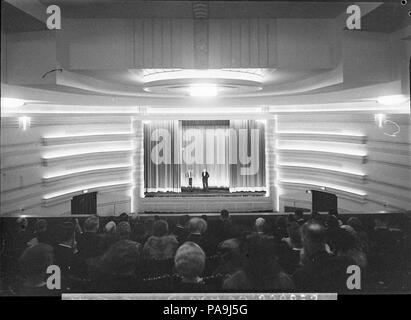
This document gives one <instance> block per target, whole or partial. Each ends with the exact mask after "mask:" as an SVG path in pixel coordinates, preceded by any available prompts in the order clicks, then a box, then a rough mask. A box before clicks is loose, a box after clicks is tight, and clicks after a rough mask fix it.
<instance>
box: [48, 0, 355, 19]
mask: <svg viewBox="0 0 411 320" xmlns="http://www.w3.org/2000/svg"><path fill="white" fill-rule="evenodd" d="M40 2H41V3H43V4H44V5H51V4H57V5H59V6H60V7H61V9H62V15H63V17H68V18H133V17H141V18H143V17H145V18H192V17H193V3H195V2H198V1H159V0H154V1H132V0H81V1H80V0H40ZM205 2H206V3H207V4H208V10H209V11H208V12H209V14H208V17H209V18H250V17H255V18H335V17H336V16H338V15H339V14H340V13H342V12H343V11H344V10H345V8H346V7H347V4H346V3H343V2H298V4H296V3H295V2H285V1H208V2H207V1H205Z"/></svg>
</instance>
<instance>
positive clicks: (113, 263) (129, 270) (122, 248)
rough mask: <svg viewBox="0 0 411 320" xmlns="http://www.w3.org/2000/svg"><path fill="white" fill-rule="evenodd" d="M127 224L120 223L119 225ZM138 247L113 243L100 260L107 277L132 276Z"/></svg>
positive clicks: (126, 241)
mask: <svg viewBox="0 0 411 320" xmlns="http://www.w3.org/2000/svg"><path fill="white" fill-rule="evenodd" d="M122 223H126V224H127V223H128V222H125V221H122V222H120V223H119V225H121V224H122ZM138 258H139V247H138V246H137V245H136V243H135V242H132V241H129V240H121V241H117V242H116V243H114V244H113V245H112V246H111V247H110V248H109V249H108V250H107V252H106V253H105V254H104V255H103V256H102V258H101V267H102V269H103V272H104V273H106V274H109V275H133V274H134V273H135V271H136V268H137V263H138Z"/></svg>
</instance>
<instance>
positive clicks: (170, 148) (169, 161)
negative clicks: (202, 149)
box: [144, 121, 181, 192]
mask: <svg viewBox="0 0 411 320" xmlns="http://www.w3.org/2000/svg"><path fill="white" fill-rule="evenodd" d="M180 124H181V123H180V122H179V121H151V122H149V123H145V124H144V189H145V192H158V191H161V192H167V191H172V192H180V191H181V185H180V164H179V163H180V150H181V148H180V139H179V137H178V134H179V132H181V129H180Z"/></svg>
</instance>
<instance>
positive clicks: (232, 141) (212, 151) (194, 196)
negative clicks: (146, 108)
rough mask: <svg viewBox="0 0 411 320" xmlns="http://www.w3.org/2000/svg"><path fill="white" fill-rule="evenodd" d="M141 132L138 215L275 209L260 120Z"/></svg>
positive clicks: (172, 124) (165, 123) (176, 123)
mask: <svg viewBox="0 0 411 320" xmlns="http://www.w3.org/2000/svg"><path fill="white" fill-rule="evenodd" d="M142 129H143V137H144V143H143V147H144V152H143V160H144V162H143V163H144V166H143V169H144V171H143V174H144V179H143V181H142V180H138V182H136V186H142V188H141V189H139V190H138V188H136V189H135V192H136V195H137V196H136V199H138V200H137V201H136V202H135V205H133V208H135V211H136V212H142V213H143V212H144V213H169V214H171V213H188V214H190V213H219V212H220V211H221V210H223V209H227V210H229V211H230V212H244V213H246V212H247V213H250V212H272V211H273V208H274V207H275V206H274V201H273V199H274V198H273V193H272V192H270V190H269V189H267V183H268V181H269V179H268V178H269V177H267V176H266V166H265V164H266V163H265V151H266V148H265V122H264V121H258V120H239V119H230V120H159V121H149V122H147V123H144V125H143V128H142ZM139 177H141V176H140V175H139ZM203 186H208V189H207V190H204V189H203ZM267 190H268V191H267Z"/></svg>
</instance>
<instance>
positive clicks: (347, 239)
mask: <svg viewBox="0 0 411 320" xmlns="http://www.w3.org/2000/svg"><path fill="white" fill-rule="evenodd" d="M357 244H358V242H357V238H356V237H355V235H354V234H351V233H350V232H348V231H346V230H344V231H342V232H340V233H339V234H338V237H336V239H335V251H336V253H337V254H341V253H342V254H344V253H346V252H348V251H349V250H353V249H356V248H357Z"/></svg>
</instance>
